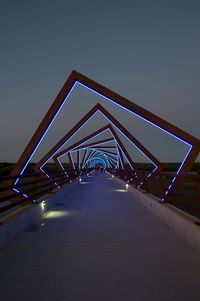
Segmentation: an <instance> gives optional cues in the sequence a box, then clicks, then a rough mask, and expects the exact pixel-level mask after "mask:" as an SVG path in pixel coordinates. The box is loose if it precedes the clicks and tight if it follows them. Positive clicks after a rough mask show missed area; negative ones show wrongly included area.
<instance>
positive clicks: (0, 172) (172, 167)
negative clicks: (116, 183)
mask: <svg viewBox="0 0 200 301" xmlns="http://www.w3.org/2000/svg"><path fill="white" fill-rule="evenodd" d="M15 164H16V163H9V162H0V176H9V174H10V173H11V171H12V169H13V168H14V166H15ZM34 165H35V163H29V165H28V167H27V173H31V172H33V167H34ZM63 165H64V167H65V168H70V166H69V164H66V163H64V164H63ZM135 165H136V167H137V169H139V170H143V171H149V170H152V164H151V163H135ZM162 165H163V171H168V172H170V171H171V172H173V171H176V170H177V169H178V167H179V166H180V163H178V162H177V163H162ZM54 168H55V164H53V163H47V164H46V166H45V169H46V170H53V169H54ZM191 172H195V173H198V174H200V162H197V163H194V165H193V167H192V169H191Z"/></svg>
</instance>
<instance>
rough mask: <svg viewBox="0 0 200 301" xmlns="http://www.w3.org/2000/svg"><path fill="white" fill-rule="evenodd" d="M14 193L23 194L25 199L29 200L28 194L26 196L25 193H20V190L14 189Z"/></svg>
mask: <svg viewBox="0 0 200 301" xmlns="http://www.w3.org/2000/svg"><path fill="white" fill-rule="evenodd" d="M13 191H15V192H17V193H18V194H21V195H23V196H24V197H25V198H27V199H28V195H27V194H25V193H22V192H20V191H19V190H18V189H16V188H13Z"/></svg>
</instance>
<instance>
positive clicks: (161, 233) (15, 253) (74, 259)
mask: <svg viewBox="0 0 200 301" xmlns="http://www.w3.org/2000/svg"><path fill="white" fill-rule="evenodd" d="M0 267H1V280H0V299H1V300H2V301H7V300H9V301H14V300H15V301H16V300H20V301H33V300H34V301H40V300H43V301H46V300H48V301H51V300H53V301H55V300H56V301H60V300H69V301H72V300H73V301H75V300H76V301H79V300H80V301H83V300H87V301H88V300H89V301H90V300H95V301H98V300H101V301H103V300H121V301H128V300H131V301H133V300H134V301H150V300H152V301H157V300H159V301H168V300H170V301H172V300H174V301H175V300H180V301H184V300H187V301H188V300H192V301H196V300H200V286H199V283H200V282H199V281H200V256H199V254H198V253H196V252H194V251H193V250H192V249H191V248H190V247H189V246H187V245H185V243H184V242H183V241H182V240H181V239H179V238H178V237H177V236H176V235H175V234H174V233H173V232H172V231H171V230H170V229H169V228H168V227H167V226H165V225H164V224H163V223H162V222H160V221H159V220H158V219H157V218H155V217H154V216H153V215H152V214H151V213H150V212H149V211H147V210H146V209H145V208H143V206H142V205H141V204H139V203H138V202H137V200H134V199H133V197H132V196H131V195H130V194H129V193H127V192H125V191H123V189H122V188H121V187H120V186H119V184H117V183H116V182H115V181H113V180H112V178H111V177H109V176H105V175H104V174H97V175H94V176H93V177H90V178H87V182H86V183H82V184H80V187H78V188H74V189H72V190H71V191H70V192H68V193H67V194H66V199H62V200H60V203H59V204H58V205H57V206H55V207H54V208H53V209H52V210H51V211H49V212H48V213H47V214H46V217H45V218H43V219H42V220H41V221H39V222H38V225H37V226H35V227H32V228H29V229H27V231H25V232H23V233H22V234H21V235H20V236H19V237H18V238H17V239H16V240H15V241H14V242H13V243H12V244H10V245H9V246H8V247H6V248H5V249H4V250H3V252H2V253H1V256H0Z"/></svg>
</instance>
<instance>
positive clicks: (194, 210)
mask: <svg viewBox="0 0 200 301" xmlns="http://www.w3.org/2000/svg"><path fill="white" fill-rule="evenodd" d="M148 174H149V173H148V172H144V171H141V172H137V173H135V172H134V171H127V170H122V169H119V170H116V176H118V177H119V178H121V179H123V180H124V181H126V183H128V184H129V185H133V186H134V187H135V188H140V189H142V190H143V191H145V192H146V193H150V194H152V195H154V196H156V197H158V198H159V199H160V201H162V199H163V197H164V196H165V193H166V191H167V189H168V187H169V185H170V184H171V182H172V180H173V179H174V177H175V176H176V174H175V173H173V172H162V173H160V174H158V175H156V176H152V177H148ZM165 202H167V203H170V204H172V205H174V206H176V207H177V208H179V209H181V210H183V211H185V212H187V213H189V214H191V215H193V216H196V217H198V218H200V175H198V174H184V175H179V177H178V178H177V180H176V181H175V183H174V186H173V189H172V190H171V191H170V193H169V194H168V195H167V196H165Z"/></svg>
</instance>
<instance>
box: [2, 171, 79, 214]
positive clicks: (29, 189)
mask: <svg viewBox="0 0 200 301" xmlns="http://www.w3.org/2000/svg"><path fill="white" fill-rule="evenodd" d="M79 175H80V172H79V171H76V170H67V172H66V171H58V172H52V171H48V173H45V172H44V173H30V174H26V175H21V176H20V175H16V176H5V177H0V217H5V216H6V215H8V214H10V213H13V212H14V211H16V210H18V209H20V208H23V207H24V206H26V205H27V204H34V203H35V202H36V201H37V200H38V199H39V198H41V197H42V196H44V195H46V194H49V193H52V192H54V191H56V190H58V189H59V188H60V187H62V186H63V185H66V184H67V183H70V182H72V181H73V180H74V179H76V178H78V177H79Z"/></svg>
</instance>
